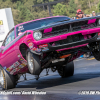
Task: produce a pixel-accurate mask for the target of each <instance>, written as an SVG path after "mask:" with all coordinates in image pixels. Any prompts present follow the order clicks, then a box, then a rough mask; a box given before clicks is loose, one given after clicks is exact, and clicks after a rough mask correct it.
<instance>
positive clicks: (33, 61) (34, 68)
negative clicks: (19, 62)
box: [26, 50, 41, 75]
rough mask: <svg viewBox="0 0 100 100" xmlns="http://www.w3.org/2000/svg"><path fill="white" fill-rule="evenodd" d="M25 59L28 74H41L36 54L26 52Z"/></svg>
mask: <svg viewBox="0 0 100 100" xmlns="http://www.w3.org/2000/svg"><path fill="white" fill-rule="evenodd" d="M26 59H27V63H28V69H29V72H30V73H31V74H33V75H39V74H40V72H41V64H40V59H39V56H38V55H36V54H33V53H32V52H30V51H29V50H28V51H27V55H26Z"/></svg>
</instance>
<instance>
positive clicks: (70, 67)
mask: <svg viewBox="0 0 100 100" xmlns="http://www.w3.org/2000/svg"><path fill="white" fill-rule="evenodd" d="M58 73H59V75H60V76H61V77H62V78H66V77H70V76H73V75H74V63H73V61H72V62H70V63H68V64H67V65H66V66H61V67H60V69H58Z"/></svg>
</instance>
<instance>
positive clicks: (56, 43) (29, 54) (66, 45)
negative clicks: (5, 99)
mask: <svg viewBox="0 0 100 100" xmlns="http://www.w3.org/2000/svg"><path fill="white" fill-rule="evenodd" d="M99 41H100V17H99V16H98V17H97V16H96V17H88V18H83V19H77V20H72V19H70V18H68V17H66V16H55V17H48V18H42V19H37V20H32V21H28V22H25V23H21V24H18V25H16V26H15V27H14V28H13V29H12V30H11V31H10V32H9V33H8V35H7V36H6V38H5V40H4V42H3V44H2V46H1V48H0V85H1V87H2V89H11V88H14V87H15V86H16V84H17V82H18V80H19V78H20V76H21V75H23V74H26V73H30V74H32V75H36V76H37V77H36V79H38V78H39V75H40V73H41V72H42V71H43V70H44V69H48V68H51V70H52V71H53V72H55V71H56V70H57V71H58V73H59V75H60V76H61V77H63V78H65V77H69V76H73V74H74V63H73V60H74V59H76V58H78V57H80V56H81V55H82V54H84V53H86V52H92V53H93V55H94V57H95V58H96V59H97V60H100V42H99ZM46 72H47V73H48V70H46Z"/></svg>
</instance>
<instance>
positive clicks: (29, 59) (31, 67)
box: [28, 52, 34, 70]
mask: <svg viewBox="0 0 100 100" xmlns="http://www.w3.org/2000/svg"><path fill="white" fill-rule="evenodd" d="M33 62H34V61H33V57H32V54H31V53H30V52H29V53H28V63H29V67H30V69H31V70H33V66H34V63H33Z"/></svg>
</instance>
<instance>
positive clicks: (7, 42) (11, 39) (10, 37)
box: [4, 30, 15, 46]
mask: <svg viewBox="0 0 100 100" xmlns="http://www.w3.org/2000/svg"><path fill="white" fill-rule="evenodd" d="M14 39H15V34H14V30H12V31H11V32H10V33H9V34H8V36H7V37H6V39H5V42H4V46H6V45H7V44H9V43H10V42H11V41H13V40H14Z"/></svg>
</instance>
